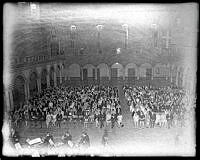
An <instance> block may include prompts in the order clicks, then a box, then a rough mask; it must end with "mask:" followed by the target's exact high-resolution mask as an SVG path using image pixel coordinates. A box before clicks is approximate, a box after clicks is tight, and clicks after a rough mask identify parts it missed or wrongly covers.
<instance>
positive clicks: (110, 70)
mask: <svg viewBox="0 0 200 160" xmlns="http://www.w3.org/2000/svg"><path fill="white" fill-rule="evenodd" d="M108 67H109V68H108V69H109V76H108V77H109V81H110V80H111V66H108Z"/></svg>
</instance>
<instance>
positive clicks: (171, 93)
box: [2, 2, 198, 156]
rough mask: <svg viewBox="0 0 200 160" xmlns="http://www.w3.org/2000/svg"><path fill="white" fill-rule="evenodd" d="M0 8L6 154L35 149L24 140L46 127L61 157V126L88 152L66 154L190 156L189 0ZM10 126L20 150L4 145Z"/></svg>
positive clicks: (193, 67) (193, 12)
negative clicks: (83, 140)
mask: <svg viewBox="0 0 200 160" xmlns="http://www.w3.org/2000/svg"><path fill="white" fill-rule="evenodd" d="M3 13H4V16H3V43H4V54H3V87H4V90H3V95H4V117H3V120H4V123H5V124H4V125H3V130H2V133H3V135H4V145H3V146H4V149H3V152H4V154H5V155H12V154H19V153H22V152H20V151H21V150H23V149H24V150H25V148H27V146H29V147H28V148H29V150H34V151H35V150H37V149H36V148H37V147H38V148H40V145H41V144H30V143H29V142H28V141H27V139H29V140H31V139H36V138H38V137H44V136H45V135H46V133H47V132H49V133H50V134H52V135H53V137H54V145H53V146H54V149H55V150H56V151H55V150H54V151H52V150H51V151H49V149H48V152H50V154H51V153H52V154H53V153H54V152H56V153H58V150H60V146H59V144H61V143H62V140H61V137H62V135H63V134H65V132H66V130H68V131H69V132H70V134H71V135H72V137H73V138H72V141H73V143H74V144H75V143H76V142H77V143H78V140H79V138H80V136H81V133H82V132H84V133H83V134H88V135H89V137H90V148H89V149H88V148H86V149H85V148H84V149H83V148H82V149H77V148H76V149H74V150H75V151H74V152H72V151H69V152H67V153H65V155H70V154H85V153H88V154H92V153H93V154H95V155H96V154H97V155H107V154H108V155H132V156H137V155H194V154H195V136H196V135H195V127H194V126H195V116H194V115H195V107H196V72H197V34H198V28H197V27H198V21H197V19H198V6H197V5H196V4H195V3H180V4H90V3H89V4H69V3H37V2H34V3H28V2H19V3H15V4H14V3H8V4H5V5H4V12H3ZM153 114H155V121H154V119H153V116H152V117H151V115H153ZM58 115H61V118H60V119H59V116H58ZM137 115H138V117H137ZM143 115H144V117H142V116H143ZM168 115H170V116H171V115H172V116H171V117H173V118H171V119H170V118H169V119H168ZM48 116H50V117H51V118H50V120H49V121H48ZM109 116H110V117H111V121H109V120H108V119H109V118H108V119H107V117H109ZM112 116H113V117H112ZM162 116H163V117H164V118H163V119H162V118H159V117H162ZM170 116H169V117H170ZM54 117H55V118H54ZM120 117H123V118H121V119H120ZM54 120H55V121H54ZM143 122H144V123H143ZM188 128H189V129H188ZM11 130H14V131H15V132H16V133H18V136H19V137H20V138H19V139H20V140H19V141H17V142H14V144H16V143H18V144H20V147H16V145H14V146H15V148H16V149H13V150H8V149H7V148H8V144H10V143H9V141H10V136H8V135H10V132H11ZM83 130H84V131H83ZM105 132H106V135H107V136H108V142H107V141H106V144H107V143H108V144H107V145H106V146H105V145H104V147H103V148H101V147H102V144H101V139H102V135H105ZM8 133H9V134H8ZM11 135H12V134H11ZM5 137H7V138H5ZM185 137H187V138H185ZM103 138H105V137H104V136H103ZM11 139H12V140H13V137H12V136H11ZM12 140H11V141H12ZM42 140H43V139H42ZM104 140H107V139H104ZM33 143H36V142H33ZM41 143H42V144H43V142H41ZM56 144H57V145H56ZM78 144H79V143H78ZM63 145H64V142H63ZM153 145H154V146H155V147H154V148H152V146H153ZM17 146H18V145H17ZM36 146H37V147H36ZM47 146H48V147H49V146H51V144H48V145H47ZM55 146H59V147H55ZM61 146H62V145H61ZM74 146H76V145H74ZM183 146H184V147H183ZM98 147H99V148H100V149H99V148H98ZM58 148H59V149H58ZM68 148H70V147H69V146H68ZM119 148H124V149H119ZM16 150H17V151H16ZM40 151H41V149H39V150H37V153H39V152H40ZM44 152H45V153H46V152H47V151H44ZM23 153H25V151H23ZM31 153H33V152H31ZM34 153H35V152H34ZM62 153H63V152H62ZM40 154H42V153H40ZM63 154H64V153H63Z"/></svg>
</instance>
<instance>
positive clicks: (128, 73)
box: [125, 63, 137, 83]
mask: <svg viewBox="0 0 200 160" xmlns="http://www.w3.org/2000/svg"><path fill="white" fill-rule="evenodd" d="M136 75H137V66H136V64H134V63H129V64H127V65H126V67H125V80H126V81H127V82H128V83H133V82H134V81H135V80H136V77H137V76H136Z"/></svg>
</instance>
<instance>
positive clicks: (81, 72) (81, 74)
mask: <svg viewBox="0 0 200 160" xmlns="http://www.w3.org/2000/svg"><path fill="white" fill-rule="evenodd" d="M80 80H81V81H83V67H82V66H81V67H80Z"/></svg>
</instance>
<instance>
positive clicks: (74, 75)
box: [69, 64, 81, 84]
mask: <svg viewBox="0 0 200 160" xmlns="http://www.w3.org/2000/svg"><path fill="white" fill-rule="evenodd" d="M69 78H70V83H73V84H78V83H80V80H81V69H80V66H79V65H78V64H71V65H70V66H69Z"/></svg>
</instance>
